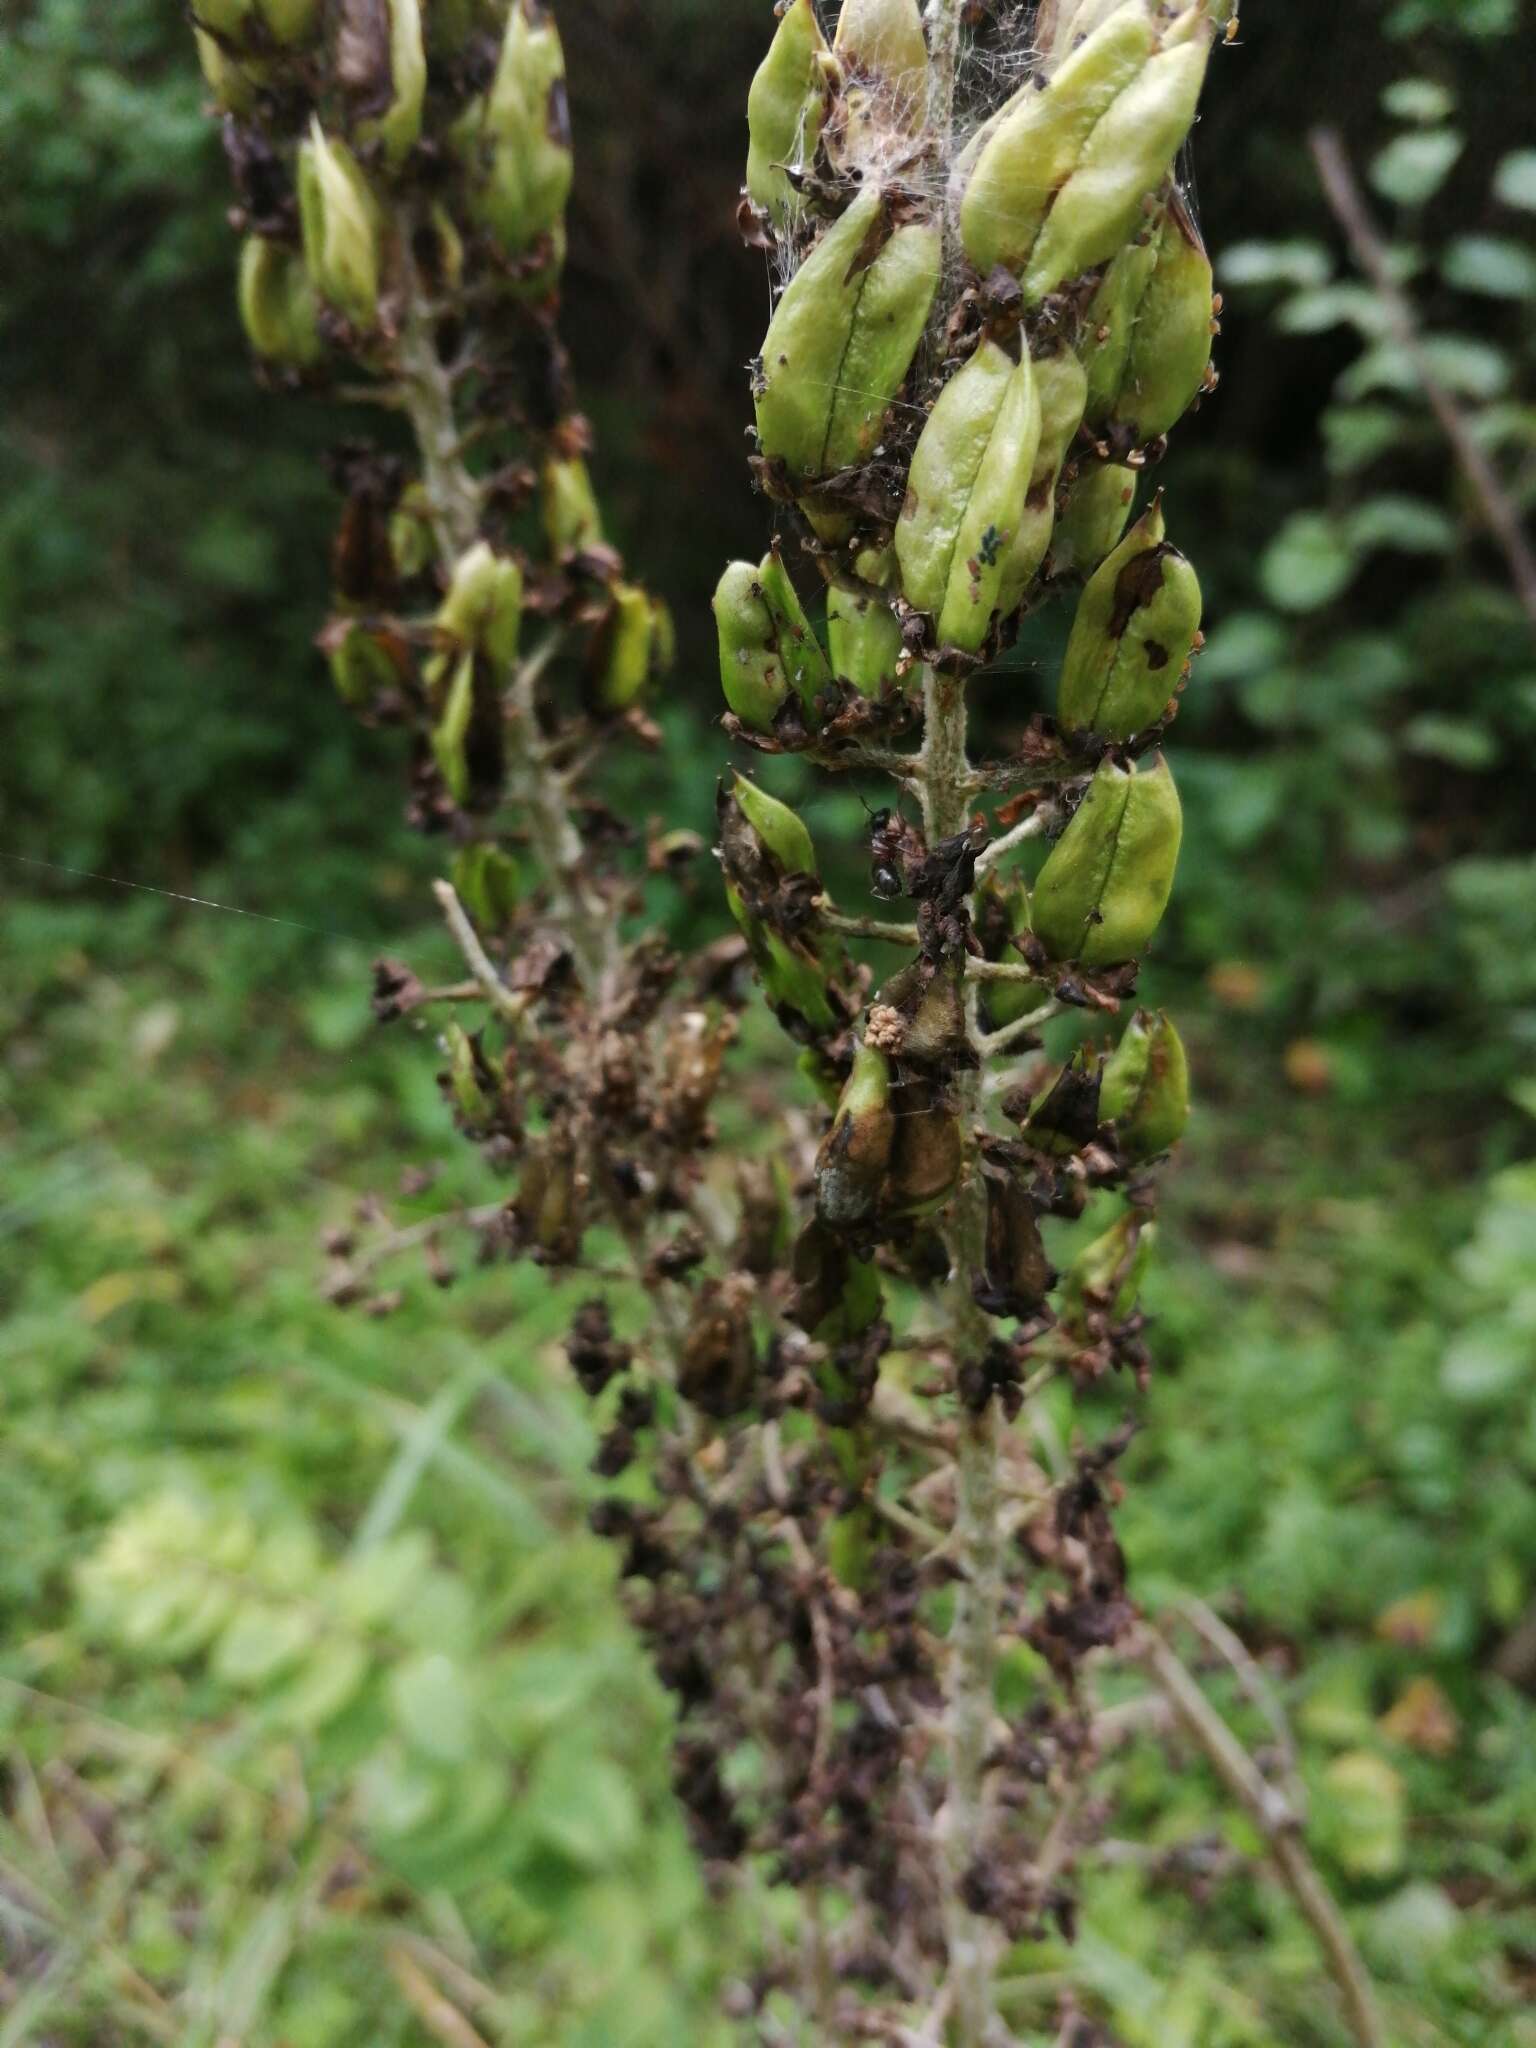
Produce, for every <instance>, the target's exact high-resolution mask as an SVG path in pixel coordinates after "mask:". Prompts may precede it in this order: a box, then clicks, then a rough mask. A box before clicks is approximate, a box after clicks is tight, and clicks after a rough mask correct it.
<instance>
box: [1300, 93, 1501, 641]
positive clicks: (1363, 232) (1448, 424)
mask: <svg viewBox="0 0 1536 2048" xmlns="http://www.w3.org/2000/svg"><path fill="white" fill-rule="evenodd" d="M1308 140H1309V141H1310V143H1311V146H1312V155H1313V158H1314V160H1315V161H1316V164H1317V169H1318V175H1319V176H1320V178H1321V179H1322V185H1323V196H1324V197H1325V198H1326V199H1327V201H1328V204H1329V206H1330V207H1331V208H1332V209H1333V213H1334V217H1335V219H1336V220H1337V221H1338V223H1339V225H1340V227H1341V228H1343V230H1344V233H1345V236H1346V238H1347V239H1348V242H1349V246H1350V249H1351V250H1352V252H1353V254H1354V258H1355V261H1356V262H1357V263H1358V264H1359V266H1360V268H1361V269H1362V270H1363V271H1364V272H1365V274H1366V276H1367V277H1368V278H1369V279H1370V281H1371V285H1372V287H1373V289H1374V290H1375V292H1376V295H1377V297H1378V298H1379V299H1380V301H1381V306H1382V311H1383V313H1384V314H1385V315H1386V321H1387V327H1388V330H1389V332H1390V333H1391V336H1392V338H1393V340H1394V341H1395V342H1396V343H1397V345H1398V346H1399V348H1401V349H1402V351H1403V353H1404V355H1406V356H1407V358H1408V360H1409V362H1410V363H1411V364H1412V365H1413V372H1414V375H1415V376H1416V377H1417V378H1418V380H1419V383H1420V385H1421V387H1422V389H1423V392H1424V398H1425V401H1426V403H1427V404H1428V406H1429V409H1430V411H1431V412H1432V413H1433V414H1434V416H1435V418H1436V420H1437V421H1438V422H1439V424H1440V430H1441V432H1442V433H1443V434H1444V435H1445V438H1446V440H1447V441H1449V443H1450V444H1451V453H1452V455H1454V457H1455V458H1456V462H1457V466H1458V467H1459V468H1460V470H1461V473H1462V475H1463V476H1464V477H1465V478H1466V480H1467V482H1468V484H1469V485H1470V486H1471V490H1472V495H1473V497H1474V498H1475V499H1476V500H1477V507H1478V510H1479V512H1480V513H1481V514H1482V518H1483V524H1484V525H1485V526H1486V527H1487V529H1488V532H1489V534H1490V535H1491V536H1492V538H1493V540H1494V542H1495V543H1496V545H1497V546H1498V548H1499V550H1500V551H1501V553H1502V554H1503V556H1504V560H1505V562H1506V563H1507V565H1508V567H1509V574H1510V581H1511V582H1512V583H1513V584H1514V587H1515V595H1516V596H1517V597H1518V598H1519V600H1520V605H1521V608H1522V610H1523V611H1524V613H1525V616H1526V618H1527V619H1528V620H1529V621H1530V624H1531V627H1532V629H1533V631H1536V553H1533V552H1532V549H1531V544H1530V542H1529V541H1528V540H1527V538H1526V535H1525V529H1524V527H1523V526H1522V525H1521V523H1520V514H1519V512H1518V511H1517V510H1516V508H1515V505H1514V501H1513V500H1512V499H1511V498H1510V495H1509V493H1508V492H1507V491H1506V490H1505V488H1504V486H1503V484H1502V483H1501V482H1500V481H1499V477H1498V473H1497V471H1496V470H1495V469H1494V466H1493V464H1492V463H1491V462H1490V461H1489V459H1488V456H1487V454H1486V452H1485V451H1484V450H1483V448H1482V447H1481V446H1480V444H1479V442H1478V440H1477V436H1476V435H1475V434H1474V433H1473V431H1472V426H1471V422H1470V421H1469V419H1468V416H1467V414H1466V412H1465V410H1464V409H1463V408H1462V407H1461V406H1460V405H1458V403H1457V402H1456V400H1455V398H1454V397H1453V396H1452V395H1451V393H1450V392H1449V391H1447V389H1446V388H1445V386H1444V384H1442V383H1441V381H1440V379H1439V378H1438V377H1437V376H1436V374H1435V367H1434V364H1433V362H1432V361H1431V359H1430V357H1429V354H1428V352H1427V350H1426V349H1425V346H1424V341H1423V338H1422V336H1421V335H1420V333H1419V328H1418V322H1417V320H1416V318H1415V315H1414V310H1413V306H1412V303H1411V301H1410V300H1409V298H1408V294H1407V293H1406V292H1405V291H1404V290H1403V288H1402V286H1401V285H1400V284H1399V283H1398V281H1397V279H1396V277H1395V276H1394V275H1393V272H1392V265H1391V261H1390V259H1389V257H1388V254H1387V249H1386V245H1385V244H1384V242H1383V241H1382V239H1381V235H1380V233H1379V231H1378V230H1377V227H1376V223H1375V222H1374V221H1373V220H1372V218H1371V215H1370V209H1369V208H1368V207H1367V205H1366V203H1365V199H1364V197H1363V195H1362V193H1361V191H1360V186H1359V183H1358V181H1357V180H1356V178H1355V174H1354V170H1353V168H1352V167H1351V165H1350V161H1349V154H1348V152H1347V151H1346V149H1345V147H1344V142H1343V138H1342V137H1341V136H1340V135H1339V133H1338V131H1337V129H1334V128H1314V129H1313V131H1312V133H1311V135H1310V137H1309V138H1308Z"/></svg>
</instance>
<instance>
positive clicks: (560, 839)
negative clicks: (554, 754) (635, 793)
mask: <svg viewBox="0 0 1536 2048" xmlns="http://www.w3.org/2000/svg"><path fill="white" fill-rule="evenodd" d="M397 360H398V366H399V380H400V393H401V397H402V401H403V404H404V407H405V410H406V412H407V414H408V415H409V417H410V422H411V428H412V431H413V433H414V434H415V436H416V444H417V446H418V448H419V449H420V451H421V469H422V478H423V481H424V483H425V485H426V491H427V502H428V504H429V506H430V507H431V513H432V526H433V532H434V534H435V536H436V540H437V549H438V554H439V556H440V558H441V560H442V563H443V566H444V568H446V569H449V570H451V569H452V567H453V565H454V563H455V562H457V560H458V559H459V557H460V556H461V555H462V554H463V553H464V551H465V550H466V549H467V548H469V547H471V546H472V545H473V543H474V542H475V540H476V539H477V538H478V536H479V532H480V511H481V491H480V486H479V484H478V483H477V482H476V481H475V478H474V476H473V475H472V473H471V472H470V470H469V469H468V467H467V466H466V464H465V462H464V456H463V436H462V434H461V432H460V429H459V422H458V416H457V414H456V412H455V410H454V404H453V380H452V378H451V377H450V376H449V374H448V371H447V369H446V368H445V367H444V364H443V361H442V358H441V357H440V355H439V354H438V349H437V339H436V336H435V334H434V332H433V322H432V309H431V306H430V304H429V302H428V300H427V297H426V294H425V291H424V290H423V288H422V285H421V282H420V279H419V278H418V277H417V275H416V273H415V270H414V268H413V267H410V266H409V265H408V268H407V284H406V289H405V310H404V314H403V316H402V320H401V327H400V341H399V351H398V358H397ZM547 659H548V655H547V653H541V652H535V653H534V654H533V655H531V656H530V657H529V658H528V659H527V660H526V661H524V662H522V663H521V664H520V665H519V668H518V670H517V673H516V676H515V677H514V680H513V687H512V708H513V711H514V713H515V720H514V723H513V725H512V728H511V731H510V734H509V737H510V739H511V743H512V749H513V751H512V756H511V760H510V763H509V768H508V776H507V794H508V796H509V798H510V799H511V801H512V802H513V803H514V804H515V805H516V806H517V807H518V809H519V810H521V811H522V812H523V814H524V816H525V817H526V819H527V822H528V824H529V826H530V827H531V830H532V837H533V842H534V845H535V846H536V848H537V849H538V853H539V857H540V860H541V862H542V864H543V867H544V872H545V876H546V878H547V880H548V884H549V892H550V897H551V899H552V904H553V908H554V911H555V914H556V917H557V919H558V921H559V923H560V924H561V926H562V927H563V929H564V931H565V935H566V937H567V938H568V940H569V942H570V947H571V957H572V959H573V961H574V964H575V968H576V973H577V976H578V978H579V979H580V982H581V985H582V988H583V989H584V990H585V991H586V993H587V995H588V996H589V997H591V998H593V999H594V1000H596V999H598V998H599V997H600V996H601V994H602V992H603V990H604V987H605V985H606V982H607V978H608V974H609V972H610V970H611V968H612V967H613V965H614V964H615V962H616V961H617V959H618V939H617V933H616V932H615V930H614V928H613V920H612V918H611V916H610V913H609V910H608V907H607V905H606V904H605V903H604V901H603V899H602V897H601V896H600V895H598V894H597V892H596V891H595V890H594V889H593V887H592V885H591V883H590V881H589V880H588V878H587V869H588V866H589V862H588V860H587V850H586V847H585V846H584V845H583V843H582V838H581V834H580V833H579V832H578V831H577V829H576V825H575V821H574V820H573V819H572V817H571V813H570V807H569V805H568V804H567V801H566V792H565V785H564V783H563V781H562V779H561V777H560V775H559V773H558V772H557V770H556V768H555V766H554V764H553V763H552V762H551V761H550V759H549V757H548V752H547V749H546V747H545V743H544V741H543V738H542V737H541V735H540V732H539V717H538V705H537V701H536V694H535V693H536V686H537V682H538V677H539V673H540V671H541V670H542V669H543V667H544V666H545V663H546V662H547ZM503 993H505V991H503Z"/></svg>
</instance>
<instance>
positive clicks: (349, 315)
mask: <svg viewBox="0 0 1536 2048" xmlns="http://www.w3.org/2000/svg"><path fill="white" fill-rule="evenodd" d="M298 187H299V219H300V223H301V225H302V227H303V231H304V261H305V262H306V264H307V265H308V266H309V275H310V278H311V280H312V282H313V284H314V287H315V289H316V291H318V292H319V294H320V296H321V297H322V298H323V299H327V300H329V301H330V303H331V304H332V305H333V306H334V307H335V308H336V310H337V312H338V313H341V314H343V315H344V316H345V318H346V319H348V320H350V321H351V323H352V325H353V326H354V327H357V328H362V329H369V328H372V327H373V326H374V325H375V323H376V322H377V320H378V316H379V210H378V206H377V204H376V203H375V201H374V197H373V194H372V192H370V191H369V189H368V181H367V180H366V178H364V176H363V174H362V172H361V171H360V170H359V169H358V166H357V163H356V160H355V159H354V158H353V156H352V153H351V151H350V150H349V149H348V148H347V146H346V144H345V143H342V142H332V141H330V140H329V139H328V138H327V136H326V135H325V132H324V130H323V129H322V128H321V126H320V123H319V121H318V120H317V121H315V122H313V123H312V124H311V128H310V134H309V139H308V140H307V141H306V142H305V143H304V144H303V146H302V147H301V149H300V151H299V174H298Z"/></svg>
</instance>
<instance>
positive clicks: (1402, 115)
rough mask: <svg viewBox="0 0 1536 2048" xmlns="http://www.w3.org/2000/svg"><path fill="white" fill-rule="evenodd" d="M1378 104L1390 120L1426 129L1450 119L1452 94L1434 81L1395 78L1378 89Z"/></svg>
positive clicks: (1452, 107) (1453, 101)
mask: <svg viewBox="0 0 1536 2048" xmlns="http://www.w3.org/2000/svg"><path fill="white" fill-rule="evenodd" d="M1381 104H1382V106H1383V108H1384V109H1385V110H1386V112H1387V113H1389V114H1390V115H1391V116H1392V118H1393V120H1394V121H1419V122H1422V123H1423V124H1424V125H1425V126H1426V127H1427V126H1430V125H1431V124H1432V123H1434V122H1436V121H1448V120H1449V119H1450V117H1451V115H1452V114H1453V113H1455V111H1456V95H1455V94H1454V93H1453V92H1452V91H1451V90H1450V89H1449V87H1447V86H1444V85H1442V84H1441V83H1440V81H1439V80H1438V79H1436V78H1396V79H1394V80H1393V81H1392V83H1391V84H1390V85H1388V86H1384V87H1383V88H1382V94H1381Z"/></svg>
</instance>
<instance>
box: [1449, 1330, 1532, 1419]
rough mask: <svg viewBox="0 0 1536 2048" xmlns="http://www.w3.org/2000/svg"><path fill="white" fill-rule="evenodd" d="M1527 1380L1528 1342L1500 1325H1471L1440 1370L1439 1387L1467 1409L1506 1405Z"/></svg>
mask: <svg viewBox="0 0 1536 2048" xmlns="http://www.w3.org/2000/svg"><path fill="white" fill-rule="evenodd" d="M1530 1378H1531V1343H1530V1338H1529V1336H1528V1335H1526V1334H1525V1333H1523V1332H1522V1331H1520V1330H1515V1329H1510V1328H1508V1327H1507V1326H1506V1325H1505V1324H1503V1323H1486V1324H1474V1325H1473V1327H1472V1328H1471V1329H1470V1330H1464V1331H1463V1332H1462V1334H1461V1335H1460V1336H1459V1337H1458V1338H1457V1339H1456V1341H1455V1343H1454V1344H1452V1346H1451V1347H1450V1349H1449V1350H1448V1351H1447V1352H1446V1354H1445V1358H1444V1361H1443V1362H1442V1364H1441V1367H1440V1384H1441V1386H1442V1387H1443V1388H1444V1389H1445V1391H1446V1393H1448V1394H1449V1395H1450V1396H1451V1398H1452V1400H1454V1401H1464V1402H1466V1403H1467V1405H1468V1406H1469V1407H1491V1406H1493V1405H1494V1404H1495V1403H1498V1402H1503V1401H1507V1400H1509V1399H1510V1397H1511V1396H1512V1395H1514V1394H1515V1393H1517V1392H1518V1391H1519V1390H1520V1389H1521V1388H1522V1387H1524V1386H1526V1385H1527V1384H1528V1382H1529V1381H1530Z"/></svg>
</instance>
